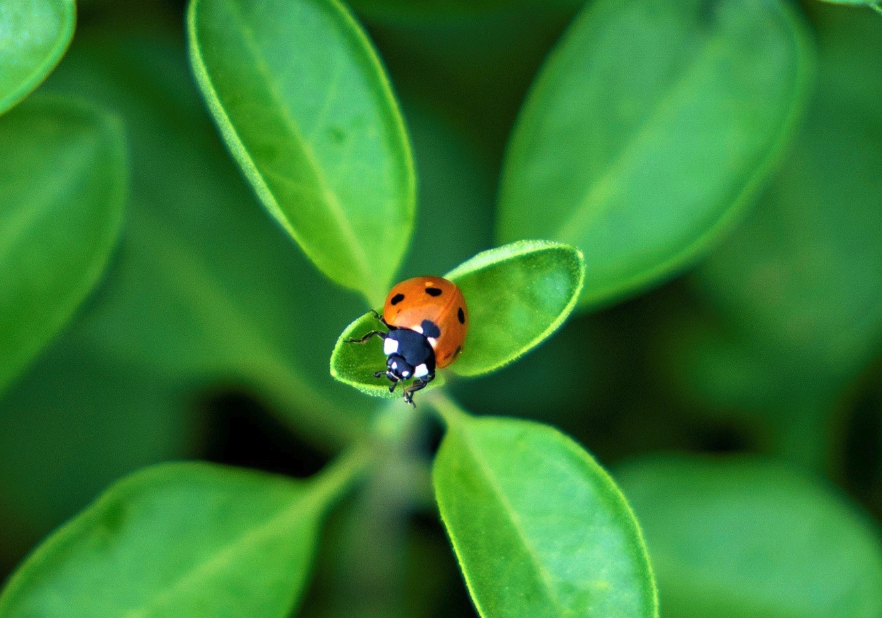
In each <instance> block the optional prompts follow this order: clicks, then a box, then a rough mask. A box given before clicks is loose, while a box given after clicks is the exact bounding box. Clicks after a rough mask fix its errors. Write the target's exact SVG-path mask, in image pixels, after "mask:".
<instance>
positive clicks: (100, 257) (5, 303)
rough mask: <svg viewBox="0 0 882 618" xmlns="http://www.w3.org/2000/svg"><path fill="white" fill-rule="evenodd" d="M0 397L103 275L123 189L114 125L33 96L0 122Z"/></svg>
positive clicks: (81, 108) (74, 106)
mask: <svg viewBox="0 0 882 618" xmlns="http://www.w3.org/2000/svg"><path fill="white" fill-rule="evenodd" d="M0 160H2V161H3V166H2V169H0V281H2V284H0V390H2V389H3V388H4V387H5V386H7V385H8V384H9V383H10V381H11V380H12V379H14V378H15V377H16V376H17V375H18V374H19V373H20V372H21V371H22V369H24V367H25V366H26V365H27V364H28V363H29V362H30V361H31V360H33V358H34V357H35V356H36V355H37V354H38V353H39V352H40V351H41V350H42V349H43V347H44V346H46V345H47V344H48V343H49V341H50V340H51V339H52V338H53V337H54V336H55V335H56V334H57V333H58V331H59V330H61V328H62V327H63V326H64V325H65V324H66V323H67V321H68V320H69V319H70V317H71V315H72V314H73V312H74V310H75V309H76V308H77V307H78V306H79V305H80V303H81V302H82V301H83V299H84V298H85V297H86V295H87V294H88V293H89V292H90V291H91V290H92V288H93V287H94V285H95V284H96V283H97V281H98V279H99V277H100V276H101V274H102V272H103V271H104V267H105V265H106V263H107V259H108V256H109V255H110V251H111V249H112V248H113V246H114V244H115V242H116V239H117V236H118V233H119V229H120V223H121V221H122V215H123V202H124V199H125V189H126V167H125V166H126V163H125V144H124V138H123V133H122V128H121V127H120V126H119V123H118V122H117V121H116V120H115V119H114V118H113V117H111V116H110V115H109V114H107V113H106V112H104V111H103V110H101V109H100V108H96V107H92V106H89V105H85V104H83V103H81V102H78V101H75V100H68V99H62V98H58V99H55V98H45V97H41V98H35V99H34V100H33V101H29V102H28V103H27V104H25V105H22V106H21V107H19V108H18V109H16V110H14V111H13V112H11V113H9V114H7V115H5V116H3V117H2V118H0Z"/></svg>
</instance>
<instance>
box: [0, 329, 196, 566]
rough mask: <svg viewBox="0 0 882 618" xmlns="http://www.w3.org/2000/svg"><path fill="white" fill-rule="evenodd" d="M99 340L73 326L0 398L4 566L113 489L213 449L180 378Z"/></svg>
mask: <svg viewBox="0 0 882 618" xmlns="http://www.w3.org/2000/svg"><path fill="white" fill-rule="evenodd" d="M91 335H93V333H91V332H90V330H89V329H88V328H85V329H84V328H83V327H82V326H80V325H76V326H74V327H73V328H72V329H71V332H69V333H67V334H65V336H63V337H62V338H61V339H60V340H59V342H58V343H57V344H55V345H53V346H52V347H51V348H50V349H48V350H47V351H46V353H45V354H43V356H42V357H41V358H40V359H39V360H38V361H37V362H36V363H34V365H33V367H32V369H30V370H29V371H28V372H27V373H26V374H24V375H23V376H22V379H21V380H18V381H17V382H16V384H15V385H14V386H13V387H11V388H10V389H9V390H8V391H7V392H6V393H4V395H3V398H2V400H0V562H3V559H4V558H8V559H10V561H11V562H12V563H15V562H18V561H19V560H20V559H21V557H22V556H23V555H24V553H25V551H27V550H29V549H30V548H31V547H33V546H34V544H36V543H37V542H38V541H39V540H40V539H41V538H42V537H44V536H45V535H46V534H48V533H49V532H50V531H51V530H52V529H54V528H55V527H57V526H58V525H59V524H61V523H62V522H63V521H65V520H67V519H69V518H70V517H72V516H73V515H75V514H76V513H77V512H79V511H80V510H81V509H82V508H84V507H85V506H86V505H87V504H88V503H89V502H91V501H92V500H93V499H94V497H95V496H96V495H97V494H98V493H99V492H101V491H102V490H103V489H104V488H105V487H107V485H109V484H110V483H111V482H114V481H116V480H117V479H119V478H121V477H123V476H125V475H127V474H129V473H131V472H133V471H134V470H137V469H139V468H142V467H144V466H147V465H150V464H154V463H157V462H160V461H168V460H175V459H184V458H191V457H194V456H195V455H196V454H197V453H198V452H199V448H200V447H201V446H202V445H203V443H204V437H203V436H204V435H205V432H204V430H205V419H204V418H203V416H204V415H203V414H202V413H201V412H203V410H202V409H197V407H196V406H194V405H193V401H192V400H193V399H194V397H193V395H191V394H189V393H188V392H187V389H186V388H185V387H184V386H183V385H182V384H181V383H180V381H179V380H174V379H170V378H169V377H167V376H166V377H163V376H160V375H157V371H156V370H155V369H150V368H147V367H144V366H140V365H134V364H131V363H127V362H124V361H122V360H121V359H120V358H119V357H118V356H116V355H111V354H108V353H106V352H105V351H104V350H106V348H107V345H106V343H107V341H106V339H102V338H99V337H95V336H91ZM200 408H201V406H200Z"/></svg>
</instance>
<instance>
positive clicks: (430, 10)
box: [349, 0, 584, 22]
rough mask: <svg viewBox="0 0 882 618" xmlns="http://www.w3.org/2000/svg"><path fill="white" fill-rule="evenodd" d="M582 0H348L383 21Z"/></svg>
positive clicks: (496, 11)
mask: <svg viewBox="0 0 882 618" xmlns="http://www.w3.org/2000/svg"><path fill="white" fill-rule="evenodd" d="M583 3H584V0H420V1H419V2H413V1H412V0H352V1H351V2H349V5H350V6H351V7H352V8H353V9H355V11H356V12H357V13H360V14H363V15H365V16H367V17H369V18H371V19H379V20H384V21H393V22H399V21H411V20H413V21H416V20H419V21H437V20H454V19H460V18H462V17H472V16H483V15H487V14H500V13H501V14H505V13H510V12H512V11H517V10H523V9H533V8H540V9H544V10H548V9H558V10H560V9H575V8H578V7H579V6H581V5H582V4H583Z"/></svg>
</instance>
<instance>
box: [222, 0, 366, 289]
mask: <svg viewBox="0 0 882 618" xmlns="http://www.w3.org/2000/svg"><path fill="white" fill-rule="evenodd" d="M223 2H224V3H225V4H226V5H227V6H228V7H229V8H231V9H232V12H233V13H235V17H236V18H238V20H239V25H240V28H239V32H240V33H241V34H242V37H241V40H242V42H243V44H244V46H245V47H246V49H247V50H248V51H249V52H251V55H252V59H253V60H254V66H255V68H256V69H257V70H258V72H259V73H260V75H261V77H263V78H264V81H265V83H266V86H267V90H268V92H269V94H270V95H271V97H272V99H273V102H274V103H275V107H276V109H277V110H278V111H280V117H281V118H282V119H283V120H284V121H285V124H286V126H287V128H288V129H289V130H290V131H291V133H292V134H293V135H294V138H295V139H294V140H293V142H294V143H296V144H297V145H298V146H300V149H301V152H302V153H303V155H304V158H305V159H306V161H307V162H308V163H309V171H310V172H312V176H313V178H314V179H315V181H316V184H317V185H318V186H319V190H320V192H321V195H322V196H323V197H324V198H325V201H326V203H327V205H328V212H329V213H330V214H331V215H332V217H331V219H332V220H333V221H334V223H336V225H337V227H338V229H339V231H340V234H341V236H343V237H344V238H345V239H346V242H347V244H346V248H347V249H348V251H347V252H348V253H349V255H350V257H351V258H352V262H353V263H354V264H355V265H356V267H357V268H358V269H359V275H360V277H361V280H362V281H373V274H372V273H373V271H372V268H371V266H370V261H369V260H368V257H367V255H366V253H365V252H364V247H362V245H361V243H359V242H358V237H357V236H356V234H355V230H353V228H352V226H351V225H350V223H349V220H348V219H347V217H346V213H345V212H344V211H343V207H342V204H340V200H339V198H338V197H337V194H336V193H335V192H334V191H333V190H332V189H331V188H330V186H329V184H328V179H327V178H326V177H325V175H324V173H323V171H322V168H321V167H320V166H319V164H318V159H317V156H316V154H315V151H314V150H313V149H312V146H311V144H310V143H309V142H307V141H306V139H305V137H304V133H303V131H302V129H301V128H300V125H299V124H298V123H297V121H296V119H295V118H294V117H293V116H291V113H290V110H289V109H288V107H287V105H285V103H284V98H283V97H282V95H281V93H280V92H279V91H278V89H277V85H276V81H275V80H274V79H272V72H271V71H270V69H269V67H268V66H267V64H266V59H265V58H264V57H263V55H262V54H261V53H260V48H259V46H258V45H257V41H256V39H255V37H254V32H253V31H252V30H251V29H250V28H249V27H248V25H247V22H246V20H245V19H244V16H243V15H242V11H241V10H240V8H239V6H238V4H237V3H236V2H235V0H223ZM234 130H235V129H234ZM239 141H240V143H241V144H242V149H243V151H244V152H246V153H247V154H248V158H249V159H250V160H251V161H252V168H253V170H254V173H255V174H257V175H258V176H260V177H261V179H262V181H263V182H264V183H265V184H266V181H265V180H263V176H264V175H263V172H262V171H261V170H260V169H259V168H258V167H257V166H256V165H254V164H253V162H254V157H252V156H251V153H249V152H248V149H247V147H246V146H245V142H244V140H241V139H240V140H239ZM267 186H269V185H267ZM268 193H269V194H270V195H272V196H273V200H274V201H275V202H276V204H275V205H276V208H277V209H278V210H279V211H280V212H281V208H280V207H279V204H278V201H277V200H276V198H275V196H274V195H273V192H272V191H268Z"/></svg>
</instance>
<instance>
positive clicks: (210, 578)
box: [0, 464, 352, 618]
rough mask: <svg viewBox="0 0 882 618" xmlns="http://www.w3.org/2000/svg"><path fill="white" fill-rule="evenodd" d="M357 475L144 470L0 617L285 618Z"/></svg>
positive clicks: (69, 529)
mask: <svg viewBox="0 0 882 618" xmlns="http://www.w3.org/2000/svg"><path fill="white" fill-rule="evenodd" d="M332 470H333V469H332ZM351 477H352V470H348V471H347V470H346V469H345V468H339V469H336V470H334V473H332V474H322V475H320V476H319V478H318V479H317V480H315V481H309V482H297V481H293V480H289V479H285V478H281V477H272V476H270V475H267V474H263V473H256V472H246V471H243V470H235V469H229V468H223V467H220V466H212V465H208V464H167V465H164V466H159V467H156V468H153V469H149V470H146V471H144V472H140V473H138V474H135V475H134V476H132V477H129V478H128V479H125V480H123V481H121V482H120V483H118V484H117V485H115V486H113V487H112V488H111V489H110V490H108V491H107V493H105V494H104V495H103V496H102V497H101V498H100V499H99V500H98V501H97V502H96V503H95V504H94V505H92V506H91V507H90V508H88V509H87V510H86V511H84V512H83V513H82V514H80V515H79V516H78V517H77V518H76V519H74V520H73V521H71V522H70V523H69V524H67V525H65V526H64V527H63V528H61V529H60V530H59V531H58V532H57V533H55V534H54V535H53V536H51V537H50V538H49V539H48V540H47V541H46V542H45V543H43V545H41V546H40V547H39V548H38V549H37V550H36V552H35V553H34V554H33V555H32V556H31V557H30V558H29V559H28V560H27V561H26V562H25V563H24V564H23V565H22V566H21V567H20V569H19V570H18V571H17V572H16V574H15V575H14V576H13V577H12V579H11V580H10V582H9V585H8V586H7V588H6V589H5V591H4V592H3V594H2V595H0V617H2V618H19V617H22V616H41V617H43V618H50V617H53V616H57V617H59V618H60V617H62V616H64V617H65V618H78V617H80V616H82V617H84V618H85V617H86V616H88V617H89V618H93V617H94V616H103V617H105V618H114V617H120V618H122V617H123V616H126V617H133V616H139V617H142V618H160V617H163V618H165V617H168V618H171V617H172V616H188V617H192V618H200V617H204V618H216V617H217V616H229V617H231V618H233V617H241V618H251V617H253V616H279V617H282V616H288V615H290V614H291V611H292V607H293V606H295V605H296V603H297V601H298V600H299V598H300V595H301V592H302V590H303V587H304V585H305V583H306V581H307V578H308V575H309V571H310V568H311V563H312V554H313V552H314V549H315V545H316V540H317V536H318V528H319V524H320V522H321V519H322V517H323V516H324V514H325V511H326V510H327V508H328V507H329V506H330V504H331V503H332V502H333V501H334V500H335V499H336V498H337V496H338V494H339V493H340V492H341V491H342V489H343V488H344V487H345V486H346V485H347V484H348V483H349V482H350V481H351Z"/></svg>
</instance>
